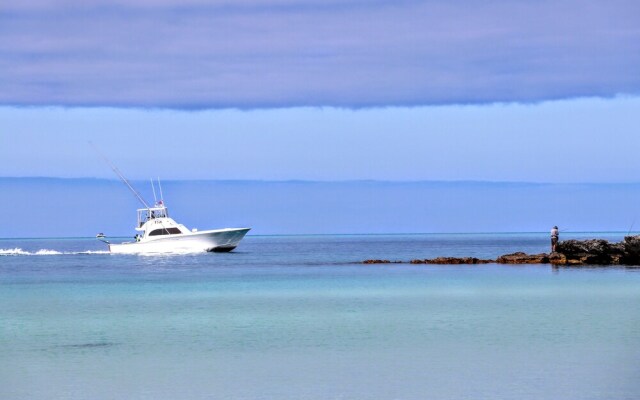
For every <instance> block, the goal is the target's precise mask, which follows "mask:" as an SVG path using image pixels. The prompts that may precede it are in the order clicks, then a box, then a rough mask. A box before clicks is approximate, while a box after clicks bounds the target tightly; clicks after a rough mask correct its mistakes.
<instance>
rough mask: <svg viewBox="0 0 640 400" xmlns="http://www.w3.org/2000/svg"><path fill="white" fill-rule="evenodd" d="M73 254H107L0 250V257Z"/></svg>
mask: <svg viewBox="0 0 640 400" xmlns="http://www.w3.org/2000/svg"><path fill="white" fill-rule="evenodd" d="M74 254H109V252H108V251H106V250H86V251H58V250H51V249H40V250H38V251H35V252H31V251H25V250H22V249H21V248H19V247H16V248H13V249H0V256H60V255H74Z"/></svg>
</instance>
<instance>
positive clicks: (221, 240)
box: [96, 157, 251, 254]
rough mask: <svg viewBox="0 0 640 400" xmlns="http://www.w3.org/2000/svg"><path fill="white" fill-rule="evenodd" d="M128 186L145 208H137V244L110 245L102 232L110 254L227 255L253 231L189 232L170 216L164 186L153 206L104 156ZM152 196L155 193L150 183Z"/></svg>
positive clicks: (225, 229)
mask: <svg viewBox="0 0 640 400" xmlns="http://www.w3.org/2000/svg"><path fill="white" fill-rule="evenodd" d="M103 158H104V159H105V161H106V162H107V163H108V164H109V166H111V169H113V171H114V172H115V173H116V175H118V177H119V178H120V179H121V180H122V181H123V183H124V184H125V185H127V187H129V189H130V190H131V191H132V192H133V194H134V195H135V196H136V197H137V198H138V200H139V201H140V202H141V203H142V204H143V205H144V208H140V209H138V224H137V225H136V228H135V230H136V231H138V232H140V233H138V234H136V235H135V237H134V239H135V240H134V241H131V242H124V243H111V242H109V241H108V240H106V238H105V235H104V234H102V233H99V234H98V235H96V237H97V238H98V239H99V240H101V241H102V242H104V243H106V244H107V245H108V246H109V251H110V252H111V253H123V254H135V253H191V252H205V251H209V252H227V251H231V250H233V249H235V248H236V247H237V246H238V243H240V241H241V240H242V238H244V236H245V235H246V234H247V232H249V230H250V229H251V228H224V229H214V230H207V231H198V230H197V229H192V230H189V229H187V227H186V226H184V225H182V224H179V223H177V222H176V221H174V220H173V219H172V218H170V217H169V210H168V209H167V207H166V206H165V204H164V199H163V196H162V186H161V184H160V180H159V179H158V188H159V189H160V199H159V200H157V199H156V201H155V204H154V205H153V207H151V206H149V205H148V203H147V202H146V201H145V200H144V199H143V198H142V196H141V195H140V194H139V193H138V192H137V191H136V190H135V189H134V188H133V186H132V185H131V184H130V183H129V181H128V180H127V179H126V178H125V177H124V176H123V175H122V173H121V172H120V171H119V170H118V168H117V167H115V166H114V165H113V164H111V163H110V162H109V160H107V159H106V157H103ZM151 188H152V190H153V197H154V199H155V197H156V191H155V187H154V184H153V180H152V181H151Z"/></svg>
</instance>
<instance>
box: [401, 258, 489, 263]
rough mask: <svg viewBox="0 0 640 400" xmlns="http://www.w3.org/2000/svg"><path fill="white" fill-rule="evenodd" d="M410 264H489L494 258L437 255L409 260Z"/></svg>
mask: <svg viewBox="0 0 640 400" xmlns="http://www.w3.org/2000/svg"><path fill="white" fill-rule="evenodd" d="M410 263H411V264H440V265H447V264H448V265H459V264H490V263H495V260H483V259H480V258H475V257H437V258H426V259H424V260H411V261H410Z"/></svg>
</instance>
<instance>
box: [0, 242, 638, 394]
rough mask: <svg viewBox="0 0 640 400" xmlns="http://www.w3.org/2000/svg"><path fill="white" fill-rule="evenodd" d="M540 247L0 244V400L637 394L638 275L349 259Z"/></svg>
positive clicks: (543, 246) (490, 254)
mask: <svg viewBox="0 0 640 400" xmlns="http://www.w3.org/2000/svg"><path fill="white" fill-rule="evenodd" d="M623 236H624V234H623V233H584V234H563V237H562V239H566V238H568V237H576V238H585V237H600V238H605V239H609V240H620V239H622V237H623ZM548 241H549V240H548V235H547V234H541V233H531V234H430V235H429V234H425V235H317V236H313V235H307V236H248V237H247V238H245V240H244V241H243V242H242V243H241V244H240V246H239V247H238V248H237V250H236V251H234V252H232V253H220V254H218V253H211V254H191V255H168V256H167V255H165V256H160V255H145V256H126V255H110V254H108V253H106V251H105V250H106V249H105V246H104V245H103V244H102V243H100V242H98V241H96V240H95V239H78V238H72V239H0V399H3V400H4V399H7V400H9V399H123V398H126V399H319V400H320V399H322V400H327V399H449V400H450V399H469V400H471V399H473V400H477V399H536V400H540V399H554V400H555V399H564V400H571V399H576V400H577V399H580V400H585V399H630V400H631V399H634V400H635V399H638V398H640V346H638V342H639V340H640V269H635V268H614V267H604V268H603V267H594V268H590V267H581V268H552V267H551V266H548V265H532V266H504V265H495V264H488V265H478V266H468V265H462V266H454V265H452V266H447V265H410V264H391V265H362V264H358V263H357V262H359V261H362V260H364V259H368V258H382V259H390V260H410V259H413V258H427V257H436V256H474V257H480V258H494V257H496V256H498V255H501V254H505V253H510V252H514V251H525V252H530V253H537V252H543V251H547V250H548V246H549V243H548Z"/></svg>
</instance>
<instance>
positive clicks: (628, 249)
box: [363, 236, 640, 266]
mask: <svg viewBox="0 0 640 400" xmlns="http://www.w3.org/2000/svg"><path fill="white" fill-rule="evenodd" d="M556 250H557V251H556V252H554V253H551V254H545V253H541V254H526V253H523V252H517V253H512V254H505V255H503V256H500V257H498V259H496V260H485V259H479V258H475V257H437V258H426V259H423V260H411V261H409V263H411V264H448V265H459V264H471V265H472V264H489V263H498V264H553V265H567V266H580V265H637V266H640V236H627V237H625V238H624V240H623V241H622V242H619V243H610V242H608V241H606V240H603V239H589V240H565V241H562V242H560V243H558V246H557V247H556ZM392 263H394V264H395V263H402V261H389V260H366V261H363V264H392Z"/></svg>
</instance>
